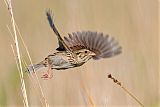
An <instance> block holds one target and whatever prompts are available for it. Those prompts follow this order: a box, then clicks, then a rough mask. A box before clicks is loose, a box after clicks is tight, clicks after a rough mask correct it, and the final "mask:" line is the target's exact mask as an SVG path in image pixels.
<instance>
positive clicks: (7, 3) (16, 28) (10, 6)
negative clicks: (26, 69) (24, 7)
mask: <svg viewBox="0 0 160 107" xmlns="http://www.w3.org/2000/svg"><path fill="white" fill-rule="evenodd" d="M4 1H5V0H4ZM5 3H6V5H7V7H8V10H9V12H10V15H11V21H12V27H13V31H14V35H16V37H13V34H12V33H11V30H10V29H9V27H8V26H7V28H8V30H9V32H10V34H11V36H12V38H13V40H14V42H15V45H16V49H18V51H17V54H18V53H19V56H18V55H17V56H18V61H17V60H16V63H17V68H18V71H20V72H19V73H20V77H21V78H22V79H23V72H21V70H22V69H21V68H22V63H21V62H22V61H21V58H20V52H19V47H18V48H17V46H18V40H17V32H16V30H17V31H18V34H19V36H20V39H21V41H22V44H23V46H24V47H25V49H26V52H27V55H28V58H29V60H30V63H31V64H32V65H33V63H32V60H31V56H30V54H29V51H28V49H27V46H26V45H25V42H24V40H23V38H22V35H21V33H20V31H19V28H18V26H17V24H16V22H15V20H14V17H13V11H12V5H11V1H9V0H8V1H5ZM11 47H12V51H13V53H14V54H15V52H14V49H13V46H11ZM14 56H15V58H16V55H14ZM19 59H20V61H19ZM19 62H20V63H19ZM20 66H21V68H20ZM34 74H35V76H33V75H32V74H31V77H32V79H33V80H34V81H35V82H36V85H34V86H37V87H38V88H39V89H40V93H41V96H42V99H41V100H43V102H44V105H45V107H49V105H48V103H47V100H46V99H45V97H44V93H43V90H42V88H41V85H40V83H39V80H38V77H37V74H36V73H34ZM29 77H30V75H29ZM34 77H36V79H35V78H34ZM30 79H31V78H30ZM21 81H22V80H21ZM23 81H24V80H23ZM23 81H22V89H23V90H22V92H25V93H26V90H24V86H25V83H24V82H23ZM32 82H33V81H32ZM34 88H35V87H34ZM25 99H27V94H26V97H25ZM41 100H40V101H41ZM23 102H24V103H25V105H26V106H28V100H27V104H26V100H23ZM41 103H42V101H41ZM42 104H43V103H42Z"/></svg>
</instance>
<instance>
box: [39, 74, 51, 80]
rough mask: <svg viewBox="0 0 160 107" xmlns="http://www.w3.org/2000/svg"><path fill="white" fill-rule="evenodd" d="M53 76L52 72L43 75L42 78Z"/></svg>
mask: <svg viewBox="0 0 160 107" xmlns="http://www.w3.org/2000/svg"><path fill="white" fill-rule="evenodd" d="M52 77H53V75H52V73H51V74H49V73H45V74H43V75H42V77H41V78H43V79H51V78H52Z"/></svg>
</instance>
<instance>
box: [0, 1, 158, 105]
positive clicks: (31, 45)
mask: <svg viewBox="0 0 160 107" xmlns="http://www.w3.org/2000/svg"><path fill="white" fill-rule="evenodd" d="M49 8H50V9H51V10H52V11H53V13H54V20H55V23H56V26H57V28H58V29H59V32H60V33H61V34H62V35H67V33H69V32H74V31H82V30H91V31H98V32H104V33H106V34H109V35H111V36H113V37H115V39H116V40H118V41H119V43H120V44H121V46H122V48H123V53H122V54H121V55H118V56H116V57H114V58H110V59H103V60H98V61H93V60H91V61H89V62H87V63H86V64H85V65H83V66H81V67H79V68H74V69H69V70H65V71H56V70H53V72H54V77H53V78H52V79H50V80H43V79H41V78H40V76H41V75H42V72H43V70H42V72H41V71H40V72H37V74H38V77H39V80H40V84H41V86H42V89H43V92H44V94H45V97H46V99H47V101H48V103H49V105H50V106H51V107H53V106H54V107H59V106H60V107H64V106H72V107H78V106H91V105H86V103H85V101H84V97H85V93H84V94H82V93H83V92H82V91H83V90H82V84H83V85H84V87H85V88H86V89H87V91H88V93H89V95H90V96H91V97H92V99H93V102H94V105H95V106H96V107H118V106H121V107H131V106H132V107H134V106H135V107H136V106H137V107H138V106H139V105H138V104H137V102H135V101H134V100H133V99H132V98H131V97H130V96H128V95H127V94H126V93H125V92H124V91H123V90H122V89H121V88H120V87H118V86H117V85H115V84H114V83H113V82H112V81H111V80H109V79H108V78H107V73H111V74H112V75H113V76H114V77H116V78H117V79H118V80H120V81H121V82H122V83H123V84H124V86H125V87H127V88H128V90H130V91H131V92H132V93H133V94H134V95H135V96H137V98H138V99H139V100H140V101H141V102H142V103H144V105H145V107H158V106H160V99H159V96H160V93H159V90H158V88H159V76H160V75H159V71H158V67H159V63H158V62H159V59H158V58H159V57H158V50H159V48H158V1H156V0H43V1H42V0H34V1H33V0H13V11H14V17H15V20H16V22H17V24H18V26H19V29H20V32H21V34H22V36H23V39H24V41H25V43H26V45H27V47H28V49H29V51H30V53H31V57H32V60H33V62H34V63H37V62H39V61H41V60H43V58H45V57H46V56H47V55H48V54H50V53H52V52H55V48H56V47H57V38H56V36H55V35H54V33H53V32H52V30H51V29H50V27H49V24H48V22H47V19H46V16H45V11H46V10H47V9H49ZM0 17H1V18H0V38H1V39H0V49H1V52H0V68H1V70H0V107H1V106H2V107H5V106H6V107H14V106H15V107H17V106H23V102H22V95H21V89H20V80H19V74H18V72H17V68H16V64H15V60H14V56H13V53H12V50H11V47H10V45H11V44H13V40H12V37H11V36H10V34H9V31H8V30H7V27H6V25H9V26H10V27H11V22H10V16H9V13H8V11H7V8H6V6H5V3H4V1H3V0H0ZM21 44H22V43H21V42H20V51H21V54H22V55H23V56H24V59H25V60H26V61H28V59H27V54H26V52H25V49H24V47H22V45H21ZM28 62H29V61H28ZM24 76H25V81H26V85H27V94H28V98H29V104H30V106H31V107H34V106H41V103H40V101H39V100H40V97H39V96H37V94H36V93H37V90H36V89H35V88H34V85H33V84H32V82H31V81H30V80H29V78H28V76H27V74H26V73H25V74H24Z"/></svg>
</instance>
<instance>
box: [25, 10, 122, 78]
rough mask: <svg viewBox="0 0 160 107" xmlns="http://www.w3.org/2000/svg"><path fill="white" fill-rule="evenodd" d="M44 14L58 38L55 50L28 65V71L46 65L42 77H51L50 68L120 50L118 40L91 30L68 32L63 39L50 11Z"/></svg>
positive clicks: (104, 55)
mask: <svg viewBox="0 0 160 107" xmlns="http://www.w3.org/2000/svg"><path fill="white" fill-rule="evenodd" d="M46 16H47V19H48V22H49V25H50V27H51V28H52V30H53V31H54V33H55V35H56V36H57V38H58V44H59V47H58V48H57V49H56V50H57V52H55V53H53V54H50V55H48V56H47V57H46V58H45V59H44V60H43V61H41V62H39V63H37V64H33V65H29V66H28V67H27V71H28V72H35V71H37V70H38V69H40V68H43V67H48V70H47V71H46V72H45V74H44V75H43V76H42V78H46V79H48V78H52V77H53V72H52V69H56V70H63V69H69V68H74V67H79V66H81V65H83V64H84V63H86V62H87V61H88V60H90V59H94V60H98V59H101V58H110V57H113V56H115V55H118V54H120V53H121V52H122V48H121V46H119V44H118V42H117V41H116V40H115V39H114V38H113V37H110V36H109V35H105V34H103V33H97V32H92V31H82V32H73V33H68V37H64V39H63V38H62V37H61V35H60V34H59V32H58V30H57V28H56V27H55V24H54V22H53V19H52V12H51V10H48V11H47V12H46Z"/></svg>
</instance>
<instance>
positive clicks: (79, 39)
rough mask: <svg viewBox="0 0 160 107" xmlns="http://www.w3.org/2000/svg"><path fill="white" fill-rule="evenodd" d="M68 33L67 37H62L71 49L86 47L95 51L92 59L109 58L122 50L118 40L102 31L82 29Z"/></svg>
mask: <svg viewBox="0 0 160 107" xmlns="http://www.w3.org/2000/svg"><path fill="white" fill-rule="evenodd" d="M68 35H69V37H64V41H65V43H66V44H67V45H68V46H69V48H71V50H72V51H76V50H80V49H88V50H90V51H92V52H94V53H96V55H95V56H94V57H93V59H100V58H109V57H112V56H115V55H118V54H120V53H121V52H122V48H121V46H119V44H118V42H117V41H116V40H114V38H113V37H110V36H109V35H104V34H103V33H97V32H91V31H83V32H73V33H72V34H68Z"/></svg>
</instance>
